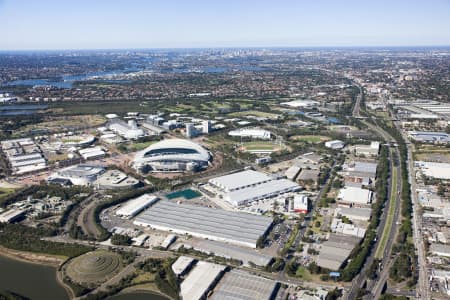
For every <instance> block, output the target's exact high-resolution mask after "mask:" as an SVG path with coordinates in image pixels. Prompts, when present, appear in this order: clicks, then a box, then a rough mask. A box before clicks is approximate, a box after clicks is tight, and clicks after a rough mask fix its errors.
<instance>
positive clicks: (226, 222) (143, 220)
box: [134, 201, 272, 248]
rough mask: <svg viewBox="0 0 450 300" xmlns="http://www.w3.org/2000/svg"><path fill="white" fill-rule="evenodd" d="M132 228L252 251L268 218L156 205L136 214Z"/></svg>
mask: <svg viewBox="0 0 450 300" xmlns="http://www.w3.org/2000/svg"><path fill="white" fill-rule="evenodd" d="M134 224H135V225H139V226H145V227H150V228H154V229H158V230H164V231H171V232H174V233H178V234H190V235H192V236H196V237H200V238H205V239H210V240H215V241H221V242H228V243H231V244H236V245H240V246H246V247H252V248H256V241H257V240H258V238H259V237H260V236H262V235H264V234H265V233H266V231H267V230H268V229H269V227H270V226H271V224H272V218H269V217H263V216H257V215H251V214H247V213H241V212H232V211H225V210H221V209H213V208H209V207H202V206H194V205H189V204H177V203H174V202H171V201H159V202H157V203H156V204H153V205H152V206H151V207H150V208H149V209H147V210H146V211H145V212H143V213H142V214H140V215H139V216H138V217H137V218H136V219H135V221H134Z"/></svg>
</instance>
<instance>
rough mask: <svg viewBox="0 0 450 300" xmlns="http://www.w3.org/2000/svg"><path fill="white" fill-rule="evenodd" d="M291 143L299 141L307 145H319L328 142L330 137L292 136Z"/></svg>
mask: <svg viewBox="0 0 450 300" xmlns="http://www.w3.org/2000/svg"><path fill="white" fill-rule="evenodd" d="M290 139H291V140H293V141H301V142H307V143H314V144H317V143H321V142H325V141H329V140H330V137H328V136H324V135H294V136H291V137H290Z"/></svg>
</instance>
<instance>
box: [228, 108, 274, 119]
mask: <svg viewBox="0 0 450 300" xmlns="http://www.w3.org/2000/svg"><path fill="white" fill-rule="evenodd" d="M229 116H230V117H245V116H256V117H261V118H268V119H277V118H278V117H280V115H277V114H273V113H268V112H263V111H257V110H248V111H239V112H234V113H231V114H229Z"/></svg>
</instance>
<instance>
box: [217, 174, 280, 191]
mask: <svg viewBox="0 0 450 300" xmlns="http://www.w3.org/2000/svg"><path fill="white" fill-rule="evenodd" d="M269 180H272V177H270V176H269V175H267V174H264V173H261V172H257V171H253V170H246V171H242V172H237V173H233V174H229V175H225V176H220V177H216V178H212V179H210V180H209V182H210V183H212V184H214V185H216V186H218V187H220V188H223V189H225V190H229V191H232V190H234V189H237V188H242V187H246V186H251V185H254V184H259V183H263V182H266V181H269Z"/></svg>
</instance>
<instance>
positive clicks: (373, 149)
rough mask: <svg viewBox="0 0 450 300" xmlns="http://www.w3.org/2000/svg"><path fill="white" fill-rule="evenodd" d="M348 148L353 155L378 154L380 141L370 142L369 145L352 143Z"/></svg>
mask: <svg viewBox="0 0 450 300" xmlns="http://www.w3.org/2000/svg"><path fill="white" fill-rule="evenodd" d="M349 150H350V151H351V152H353V153H354V154H355V155H363V156H378V153H379V152H380V142H371V143H370V145H354V146H350V147H349Z"/></svg>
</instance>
